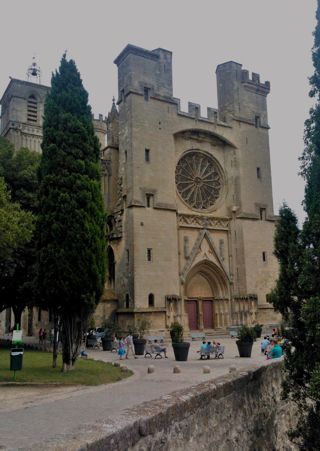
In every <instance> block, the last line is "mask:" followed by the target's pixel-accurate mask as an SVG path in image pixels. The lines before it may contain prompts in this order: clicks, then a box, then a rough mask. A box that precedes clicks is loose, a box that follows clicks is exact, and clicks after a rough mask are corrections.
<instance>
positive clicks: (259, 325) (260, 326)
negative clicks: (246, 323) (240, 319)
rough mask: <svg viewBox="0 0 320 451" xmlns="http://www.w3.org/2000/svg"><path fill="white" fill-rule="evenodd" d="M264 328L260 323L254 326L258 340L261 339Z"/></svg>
mask: <svg viewBox="0 0 320 451" xmlns="http://www.w3.org/2000/svg"><path fill="white" fill-rule="evenodd" d="M262 326H263V324H258V323H257V324H255V325H254V326H253V329H254V333H255V334H256V338H261V333H262Z"/></svg>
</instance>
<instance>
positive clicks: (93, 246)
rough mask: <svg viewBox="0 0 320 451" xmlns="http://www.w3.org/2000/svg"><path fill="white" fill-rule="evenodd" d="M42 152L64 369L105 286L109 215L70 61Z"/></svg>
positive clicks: (41, 223)
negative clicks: (106, 231)
mask: <svg viewBox="0 0 320 451" xmlns="http://www.w3.org/2000/svg"><path fill="white" fill-rule="evenodd" d="M42 150H43V154H42V160H41V164H40V170H39V178H40V194H39V219H38V224H37V238H38V249H39V260H38V284H39V290H40V294H41V299H42V302H43V303H44V305H45V306H46V307H49V308H51V309H52V310H53V312H54V315H55V318H59V320H60V324H61V327H62V349H63V351H62V354H63V355H62V357H63V369H64V370H67V369H71V368H72V367H73V365H74V363H75V361H76V358H77V355H78V353H79V347H80V344H81V339H82V337H83V332H84V328H85V327H86V326H87V320H88V317H89V316H90V314H91V313H92V312H93V310H94V308H95V307H96V305H97V303H98V302H99V299H100V296H101V294H102V290H103V286H104V278H105V214H104V210H103V201H102V194H101V183H100V149H99V143H98V139H97V138H96V136H95V135H94V130H93V125H92V115H91V108H90V106H89V105H88V94H87V92H86V91H85V89H84V87H83V84H82V80H81V78H80V74H79V72H78V70H77V67H76V65H75V62H74V61H73V60H69V61H68V60H67V58H66V55H63V57H62V59H61V63H60V67H59V70H58V71H56V72H55V74H53V76H52V80H51V91H50V93H49V94H48V96H47V99H46V103H45V113H44V124H43V143H42Z"/></svg>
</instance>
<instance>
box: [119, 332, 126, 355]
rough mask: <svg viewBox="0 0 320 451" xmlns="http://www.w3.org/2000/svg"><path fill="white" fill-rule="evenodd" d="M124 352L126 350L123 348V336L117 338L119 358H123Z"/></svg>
mask: <svg viewBox="0 0 320 451" xmlns="http://www.w3.org/2000/svg"><path fill="white" fill-rule="evenodd" d="M125 354H126V350H125V342H124V339H123V337H121V338H120V340H119V348H118V355H119V357H120V360H123V357H124V356H125Z"/></svg>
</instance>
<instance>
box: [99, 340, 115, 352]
mask: <svg viewBox="0 0 320 451" xmlns="http://www.w3.org/2000/svg"><path fill="white" fill-rule="evenodd" d="M101 341H102V349H103V350H104V351H112V343H113V338H112V337H104V338H102V340H101Z"/></svg>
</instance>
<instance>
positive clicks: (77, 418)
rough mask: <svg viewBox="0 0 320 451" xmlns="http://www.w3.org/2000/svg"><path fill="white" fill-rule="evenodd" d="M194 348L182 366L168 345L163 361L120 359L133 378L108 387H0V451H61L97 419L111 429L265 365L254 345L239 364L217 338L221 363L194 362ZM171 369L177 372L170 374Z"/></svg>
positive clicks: (100, 354) (229, 343)
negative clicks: (159, 404)
mask: <svg viewBox="0 0 320 451" xmlns="http://www.w3.org/2000/svg"><path fill="white" fill-rule="evenodd" d="M200 343H201V342H200V341H195V342H192V343H191V347H190V351H189V360H188V362H175V360H174V357H173V351H172V347H171V345H168V359H157V360H154V359H152V360H151V359H146V358H144V357H143V356H141V357H139V358H138V359H133V358H131V359H129V360H124V361H123V364H125V365H126V366H127V367H128V368H130V369H131V370H133V372H134V375H133V376H131V377H129V378H128V379H125V380H123V381H121V382H117V383H113V384H108V385H102V386H98V387H90V388H87V387H85V388H84V387H63V388H61V387H48V386H47V387H30V386H27V387H19V388H16V387H12V386H10V387H5V386H2V387H0V399H1V403H0V438H1V439H0V440H1V442H0V449H6V450H17V449H25V450H26V449H33V450H36V449H39V450H40V449H47V450H49V449H62V447H61V448H59V447H58V445H57V444H58V443H59V446H61V443H62V442H63V441H64V439H66V440H69V439H70V437H73V438H74V437H77V436H81V431H82V430H83V429H86V430H94V424H95V423H96V422H99V420H100V421H101V420H103V421H104V422H105V424H106V425H107V426H108V425H109V427H110V430H111V429H112V427H113V425H115V424H117V423H119V421H121V416H122V415H124V414H125V411H126V409H128V408H132V407H134V406H138V405H139V404H140V403H142V402H145V401H150V400H152V399H156V398H159V397H161V396H163V395H168V394H169V393H171V392H173V391H176V390H179V389H183V388H186V387H188V386H194V385H196V384H198V383H201V382H204V381H207V380H209V379H215V378H217V377H219V376H222V375H224V374H226V373H228V372H229V368H230V366H236V367H237V369H238V370H239V371H241V370H248V369H249V368H254V367H255V368H257V367H259V366H261V365H265V364H268V362H267V361H266V359H265V356H263V355H261V353H260V352H259V342H256V343H255V344H254V348H253V353H252V357H251V358H250V359H249V358H248V359H247V358H241V359H240V358H239V357H237V355H238V352H237V348H236V343H235V340H232V339H229V338H224V339H221V344H224V345H225V358H224V359H223V360H221V359H219V360H215V359H211V360H206V361H200V360H199V354H197V352H196V351H197V350H198V349H199V346H200ZM88 352H89V357H91V358H94V359H97V360H103V361H108V362H114V361H119V357H118V356H117V355H116V354H115V353H111V352H104V351H100V350H95V351H88ZM121 363H122V362H121ZM177 364H178V365H179V366H180V368H181V373H180V374H173V367H174V366H175V365H177ZM148 365H154V367H155V372H154V373H152V374H147V367H148ZM204 365H207V366H209V367H210V369H211V373H209V374H203V371H202V368H203V366H204ZM44 442H45V443H44ZM79 443H80V442H79ZM65 449H66V448H65ZM67 449H68V450H69V449H71V448H69V447H68V448H67ZM72 449H76V448H72Z"/></svg>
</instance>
